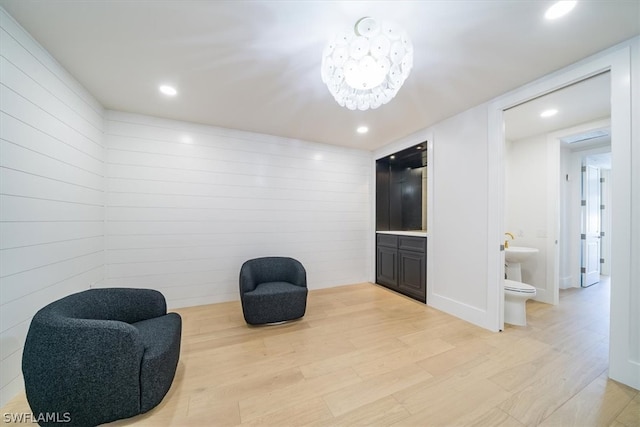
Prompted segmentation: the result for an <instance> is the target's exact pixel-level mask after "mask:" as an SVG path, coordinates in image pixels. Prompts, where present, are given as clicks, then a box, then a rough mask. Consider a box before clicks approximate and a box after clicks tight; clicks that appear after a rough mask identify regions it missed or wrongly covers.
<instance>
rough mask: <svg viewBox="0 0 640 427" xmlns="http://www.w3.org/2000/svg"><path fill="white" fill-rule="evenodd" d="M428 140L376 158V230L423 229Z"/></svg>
mask: <svg viewBox="0 0 640 427" xmlns="http://www.w3.org/2000/svg"><path fill="white" fill-rule="evenodd" d="M426 167H427V142H426V141H425V142H423V143H421V144H418V145H415V146H413V147H410V148H407V149H405V150H402V151H399V152H397V153H394V154H392V155H389V156H387V157H383V158H381V159H379V160H377V161H376V230H382V231H384V230H420V229H424V228H425V224H423V211H426V200H424V198H423V191H422V190H423V188H422V185H423V174H424V173H425V171H426Z"/></svg>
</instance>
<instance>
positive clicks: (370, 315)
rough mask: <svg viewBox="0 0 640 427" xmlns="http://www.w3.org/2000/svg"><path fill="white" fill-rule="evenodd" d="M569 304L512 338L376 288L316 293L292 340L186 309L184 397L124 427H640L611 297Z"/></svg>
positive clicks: (532, 314) (639, 397)
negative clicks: (623, 378)
mask: <svg viewBox="0 0 640 427" xmlns="http://www.w3.org/2000/svg"><path fill="white" fill-rule="evenodd" d="M560 301H561V303H560V305H558V306H551V305H547V304H542V303H537V302H533V301H529V303H528V306H527V309H528V319H529V325H528V326H527V327H510V326H507V328H506V330H505V331H504V332H502V333H492V332H488V331H486V330H483V329H481V328H478V327H475V326H473V325H470V324H469V323H466V322H463V321H462V320H458V319H456V318H454V317H451V316H448V315H446V314H444V313H441V312H439V311H437V310H435V309H432V308H429V307H427V306H425V305H423V304H420V303H417V302H415V301H412V300H410V299H408V298H405V297H402V296H399V295H397V294H394V293H393V292H391V291H388V290H386V289H384V288H381V287H378V286H376V285H372V284H368V283H365V284H359V285H354V286H345V287H338V288H332V289H324V290H317V291H312V292H311V293H310V295H309V303H308V308H307V314H306V316H305V317H304V318H303V319H302V320H300V321H296V322H293V323H289V324H284V325H279V326H271V327H257V328H256V327H248V326H247V325H246V324H245V323H244V320H243V318H242V313H241V309H240V305H239V303H238V302H233V303H224V304H214V305H207V306H200V307H191V308H185V309H180V310H177V311H179V312H180V314H181V315H182V316H183V321H184V329H183V341H182V342H183V344H182V345H183V347H182V354H181V360H180V363H179V366H178V372H177V375H176V379H175V381H174V384H173V386H172V388H171V390H170V391H169V393H168V395H167V396H166V397H165V399H164V400H163V402H162V403H161V404H160V405H159V406H158V407H156V408H155V409H154V410H152V411H150V412H149V413H147V414H144V415H141V416H139V417H135V418H131V419H128V420H122V421H119V422H116V423H113V424H112V425H113V426H126V425H136V426H190V425H192V426H226V425H267V426H298V425H311V426H353V425H374V426H387V425H401V426H537V425H540V426H580V427H586V426H616V427H622V426H627V427H631V426H640V394H639V392H638V391H637V390H634V389H632V388H629V387H626V386H624V385H622V384H619V383H617V382H615V381H612V380H609V379H607V359H608V328H609V320H608V318H609V316H608V304H609V302H608V301H609V289H608V284H607V283H606V282H605V283H601V284H599V285H596V286H593V287H591V288H588V289H572V290H567V291H562V293H561V299H560ZM28 411H29V409H28V406H27V403H26V399H25V397H24V395H21V396H18V397H16V398H15V399H14V400H13V401H12V402H10V403H9V404H8V405H6V406H5V407H4V408H2V412H3V413H6V412H28Z"/></svg>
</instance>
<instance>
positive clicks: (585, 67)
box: [488, 38, 640, 388]
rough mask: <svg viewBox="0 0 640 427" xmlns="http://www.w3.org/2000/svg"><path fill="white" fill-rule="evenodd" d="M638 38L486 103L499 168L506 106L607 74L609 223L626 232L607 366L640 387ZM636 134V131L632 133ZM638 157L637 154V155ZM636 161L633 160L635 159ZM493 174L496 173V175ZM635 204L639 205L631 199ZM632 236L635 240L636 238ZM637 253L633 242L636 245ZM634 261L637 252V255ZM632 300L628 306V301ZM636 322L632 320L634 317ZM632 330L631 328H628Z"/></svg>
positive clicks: (495, 192)
mask: <svg viewBox="0 0 640 427" xmlns="http://www.w3.org/2000/svg"><path fill="white" fill-rule="evenodd" d="M639 41H640V38H635V39H633V40H631V41H627V42H625V43H622V44H620V45H618V46H615V47H613V48H611V49H607V50H606V51H605V52H602V53H600V54H598V55H595V56H593V57H590V58H587V59H585V60H583V61H580V62H579V63H577V64H574V65H573V66H571V67H568V68H566V69H563V70H561V71H559V72H556V73H553V74H552V75H550V76H547V77H544V78H542V79H539V80H537V81H535V82H533V83H531V84H529V85H527V86H525V87H522V88H520V89H518V90H516V91H513V92H511V93H509V94H507V95H504V96H502V97H500V98H498V99H496V100H494V101H493V102H491V104H490V107H489V108H490V111H489V120H490V123H489V129H490V138H489V145H490V149H489V152H490V153H494V156H495V159H493V160H491V162H492V167H494V168H498V169H499V170H504V158H503V156H502V155H501V154H500V153H501V152H503V151H504V133H503V111H504V110H505V109H507V108H509V107H512V106H515V105H518V104H520V103H523V102H526V101H528V100H530V99H532V98H535V97H538V96H541V95H544V94H546V93H549V92H552V91H554V90H556V89H559V88H561V87H564V86H566V85H569V84H572V83H575V82H578V81H580V80H583V79H585V78H588V77H591V76H593V75H596V74H599V73H601V72H603V71H607V70H611V73H612V74H611V80H612V119H611V121H612V135H614V138H613V141H612V153H613V159H612V164H613V166H612V170H613V174H614V176H613V180H614V182H615V183H616V184H615V186H614V190H613V195H612V200H613V202H612V204H613V205H614V208H613V209H612V211H613V212H614V214H613V216H614V217H613V223H614V224H618V226H619V227H624V229H626V230H627V231H626V232H618V233H616V232H615V231H614V238H615V243H614V245H613V247H612V282H611V283H612V287H611V305H612V310H611V333H610V366H609V375H610V377H611V378H613V379H616V380H618V381H620V382H623V383H625V384H628V385H630V386H632V387H635V388H640V364H639V363H638V361H637V357H638V350H636V348H637V345H638V341H639V340H638V326H637V322H636V323H635V325H633V326H632V323H633V322H632V320H633V319H634V317H633V316H632V312H633V311H635V312H637V309H638V307H637V306H635V307H634V310H632V304H638V302H637V299H636V300H635V301H634V300H633V296H634V295H635V296H637V295H638V290H637V287H638V282H637V281H636V283H635V285H634V286H632V283H631V269H632V268H636V267H631V259H632V258H631V255H632V251H633V249H634V248H632V239H631V235H632V233H631V232H630V231H631V230H632V229H633V230H636V229H637V224H635V225H634V224H633V223H632V220H631V218H632V217H631V213H632V206H631V204H632V193H631V187H632V186H631V182H632V174H631V163H632V158H633V157H632V155H633V154H634V152H632V150H631V127H632V121H631V87H630V83H631V62H630V59H631V47H632V46H635V49H636V51H637V50H638V44H639ZM634 132H637V131H634ZM636 155H637V154H636ZM636 161H637V160H636ZM495 176H497V175H495ZM493 184H494V185H490V186H489V189H490V190H489V205H490V206H501V207H502V206H504V201H503V200H502V199H503V196H502V193H503V188H504V182H503V180H497V181H495V182H493ZM635 203H636V205H637V204H638V201H637V200H635ZM491 218H492V220H490V222H491V223H492V224H491V225H490V231H491V233H492V234H490V239H489V240H492V239H495V240H494V241H498V240H499V239H502V234H501V228H502V227H503V225H504V215H503V214H501V213H500V212H497V214H496V215H495V216H490V219H491ZM636 238H637V236H636ZM635 245H636V246H635V248H636V250H637V246H638V243H637V241H636V242H635ZM490 258H493V259H492V260H490V265H500V264H502V262H503V261H502V258H503V256H502V255H498V254H496V253H493V254H492V253H491V252H490ZM636 259H637V254H636ZM488 286H489V288H490V289H489V291H488V292H491V288H493V289H496V288H497V289H501V288H502V282H501V281H497V282H496V281H495V278H494V277H491V276H490V277H489V281H488ZM630 301H631V302H630ZM493 317H494V318H495V319H496V321H498V319H500V313H498V312H496V313H494V316H493ZM635 319H636V320H637V318H635ZM632 328H634V329H632Z"/></svg>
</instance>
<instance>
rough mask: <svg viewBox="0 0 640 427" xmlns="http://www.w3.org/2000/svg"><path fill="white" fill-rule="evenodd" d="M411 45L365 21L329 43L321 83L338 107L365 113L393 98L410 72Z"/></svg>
mask: <svg viewBox="0 0 640 427" xmlns="http://www.w3.org/2000/svg"><path fill="white" fill-rule="evenodd" d="M412 66H413V45H412V44H411V40H409V36H408V35H407V32H406V31H404V30H402V29H401V28H399V27H398V26H396V25H395V24H392V23H390V22H386V21H378V20H376V19H373V18H370V17H365V18H362V19H360V20H359V21H358V22H356V24H355V26H354V29H353V31H348V32H345V33H343V34H341V35H339V36H338V37H336V38H334V39H333V40H331V41H330V42H329V43H328V44H327V46H326V47H325V49H324V52H323V53H322V70H321V74H322V81H323V82H324V83H325V84H326V85H327V87H328V88H329V91H330V92H331V94H332V95H333V97H334V98H335V99H336V101H337V102H338V104H340V105H341V106H343V107H347V108H348V109H350V110H355V109H358V110H368V109H369V108H371V109H374V108H378V107H379V106H381V105H382V104H386V103H387V102H389V101H391V99H392V98H393V97H394V96H396V93H398V90H399V89H400V87H401V86H402V84H403V83H404V81H405V79H406V78H407V77H408V76H409V73H410V72H411V67H412Z"/></svg>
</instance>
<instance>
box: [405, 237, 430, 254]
mask: <svg viewBox="0 0 640 427" xmlns="http://www.w3.org/2000/svg"><path fill="white" fill-rule="evenodd" d="M398 248H399V249H400V250H401V251H414V252H423V253H424V252H426V250H427V239H426V238H424V237H410V236H398Z"/></svg>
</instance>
